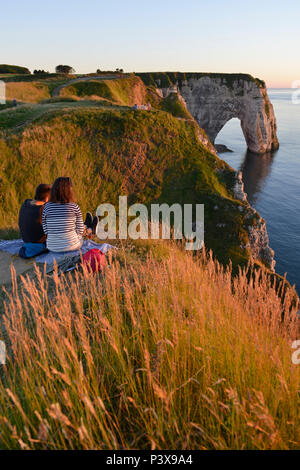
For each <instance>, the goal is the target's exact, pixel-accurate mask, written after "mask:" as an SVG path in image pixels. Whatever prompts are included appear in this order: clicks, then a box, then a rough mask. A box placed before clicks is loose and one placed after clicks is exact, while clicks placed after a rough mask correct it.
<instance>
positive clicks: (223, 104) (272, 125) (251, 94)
mask: <svg viewBox="0 0 300 470" xmlns="http://www.w3.org/2000/svg"><path fill="white" fill-rule="evenodd" d="M188 75H189V74H186V78H185V79H184V80H180V81H177V82H176V84H174V85H171V86H169V87H166V88H161V91H160V95H161V96H163V97H167V96H168V94H169V93H176V92H178V93H180V95H181V96H182V97H183V99H184V101H185V103H186V106H187V109H188V110H189V112H190V113H191V114H192V116H193V117H194V119H195V120H196V121H197V123H198V124H199V126H200V127H201V128H202V129H204V130H205V132H206V134H207V135H208V137H209V138H210V140H211V142H212V143H213V144H214V142H215V139H216V137H217V135H218V133H219V132H220V131H221V129H222V128H223V127H224V125H225V124H226V123H227V122H228V121H229V120H230V119H232V118H238V119H239V120H240V121H241V127H242V130H243V133H244V136H245V140H246V143H247V147H248V149H249V150H250V151H251V152H254V153H265V152H268V151H271V150H275V149H277V148H278V146H279V144H278V139H277V134H276V129H277V127H276V118H275V114H274V110H273V106H272V104H271V102H270V100H269V97H268V94H267V89H266V86H265V84H264V82H262V81H260V80H256V79H254V78H253V77H251V76H250V75H242V74H241V75H240V76H239V75H236V74H235V75H233V76H231V75H230V74H223V75H222V74H220V75H218V76H216V75H214V74H208V75H204V74H199V76H197V74H193V75H192V76H191V77H189V76H188Z"/></svg>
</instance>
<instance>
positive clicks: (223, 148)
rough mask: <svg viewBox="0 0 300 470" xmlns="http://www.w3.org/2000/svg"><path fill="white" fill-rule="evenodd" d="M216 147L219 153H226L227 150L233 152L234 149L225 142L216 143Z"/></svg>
mask: <svg viewBox="0 0 300 470" xmlns="http://www.w3.org/2000/svg"><path fill="white" fill-rule="evenodd" d="M215 149H216V151H217V152H218V153H226V152H231V153H232V152H233V150H231V149H229V148H228V147H227V146H226V145H224V144H215Z"/></svg>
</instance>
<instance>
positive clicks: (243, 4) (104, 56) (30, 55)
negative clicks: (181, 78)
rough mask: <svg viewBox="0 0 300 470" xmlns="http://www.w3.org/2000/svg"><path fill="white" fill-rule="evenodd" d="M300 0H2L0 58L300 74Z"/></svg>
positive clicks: (287, 78)
mask: <svg viewBox="0 0 300 470" xmlns="http://www.w3.org/2000/svg"><path fill="white" fill-rule="evenodd" d="M299 18H300V1H299V0H285V1H282V0H273V1H272V0H251V1H246V0H188V1H184V0H106V1H104V0H80V1H79V0H51V1H48V0H43V1H42V0H14V1H10V2H9V1H6V0H0V40H1V43H0V63H9V64H16V65H24V66H27V67H29V68H30V69H31V70H33V69H35V68H38V69H46V70H49V71H54V68H55V66H56V65H58V64H60V63H64V64H68V65H72V66H73V67H74V68H75V70H76V72H77V73H88V72H94V71H96V69H97V68H101V69H102V70H107V69H115V68H116V67H122V68H124V70H126V71H136V72H138V71H139V72H142V71H177V70H179V71H186V72H188V71H191V72H192V71H197V72H229V73H230V72H244V73H250V74H252V75H254V76H255V77H259V78H262V79H264V80H266V82H267V85H268V86H273V87H290V85H291V83H292V81H294V80H298V79H300V61H299V55H300V23H299V21H300V20H299Z"/></svg>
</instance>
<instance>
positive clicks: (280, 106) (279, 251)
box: [215, 88, 300, 293]
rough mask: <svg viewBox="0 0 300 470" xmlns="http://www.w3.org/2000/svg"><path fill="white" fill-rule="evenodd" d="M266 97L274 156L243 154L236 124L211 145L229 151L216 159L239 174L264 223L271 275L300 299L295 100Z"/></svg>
mask: <svg viewBox="0 0 300 470" xmlns="http://www.w3.org/2000/svg"><path fill="white" fill-rule="evenodd" d="M293 94H294V95H293ZM268 95H269V98H270V100H271V102H272V104H273V106H274V111H275V115H276V119H277V135H278V139H279V144H280V147H279V149H278V150H277V151H275V152H273V153H268V154H265V155H254V154H251V153H249V152H247V147H246V143H245V139H244V136H243V133H242V129H241V126H240V121H239V120H238V119H231V120H230V121H228V122H227V123H226V125H225V126H224V127H223V129H222V130H221V132H220V133H219V135H218V136H217V139H216V142H215V143H216V144H223V145H226V146H227V147H228V148H229V149H231V150H232V152H226V153H220V154H219V156H220V158H222V159H223V160H225V161H226V162H227V163H229V165H230V166H232V167H233V168H234V169H235V170H238V171H241V172H242V174H243V181H244V185H245V192H246V193H247V196H248V201H249V203H250V204H251V205H252V206H253V207H255V208H256V209H257V210H258V212H259V213H260V214H261V216H262V217H263V218H264V219H265V220H266V223H267V230H268V234H269V238H270V246H271V248H273V250H274V251H275V260H276V271H277V272H278V273H279V274H282V275H285V274H286V277H287V279H288V280H289V281H290V283H291V284H292V285H294V284H295V285H296V289H297V291H298V293H300V99H298V98H297V96H295V89H282V88H281V89H273V88H271V89H268ZM293 96H294V99H293ZM298 96H300V95H298ZM298 101H299V104H297V103H298Z"/></svg>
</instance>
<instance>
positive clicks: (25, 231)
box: [19, 199, 47, 243]
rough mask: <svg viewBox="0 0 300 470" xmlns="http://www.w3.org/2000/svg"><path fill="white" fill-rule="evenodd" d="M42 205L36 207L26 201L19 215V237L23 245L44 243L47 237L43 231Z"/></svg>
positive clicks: (30, 200) (31, 201)
mask: <svg viewBox="0 0 300 470" xmlns="http://www.w3.org/2000/svg"><path fill="white" fill-rule="evenodd" d="M43 209H44V205H37V204H35V203H34V201H33V200H32V199H26V201H25V202H24V203H23V204H22V206H21V209H20V213H19V227H20V232H21V237H22V240H23V242H25V243H45V241H46V238H47V236H46V235H45V233H44V231H43V226H42V212H43Z"/></svg>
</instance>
